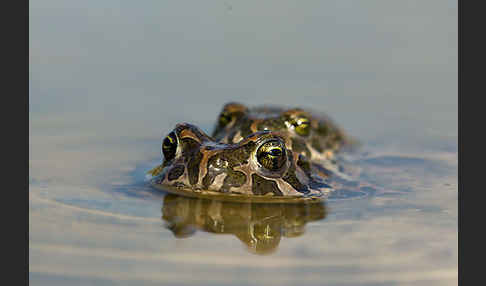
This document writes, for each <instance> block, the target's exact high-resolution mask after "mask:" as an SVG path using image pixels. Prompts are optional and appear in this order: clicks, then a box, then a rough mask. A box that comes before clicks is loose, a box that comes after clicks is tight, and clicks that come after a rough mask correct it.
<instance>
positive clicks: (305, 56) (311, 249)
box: [29, 0, 458, 286]
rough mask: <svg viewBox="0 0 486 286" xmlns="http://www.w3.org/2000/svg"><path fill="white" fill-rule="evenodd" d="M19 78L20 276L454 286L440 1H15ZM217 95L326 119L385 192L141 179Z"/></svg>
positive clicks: (450, 43) (448, 109)
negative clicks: (22, 82)
mask: <svg viewBox="0 0 486 286" xmlns="http://www.w3.org/2000/svg"><path fill="white" fill-rule="evenodd" d="M203 2H204V3H203ZM29 85H30V96H29V99H30V120H29V125H30V143H29V151H30V154H29V155H30V160H29V180H30V185H29V207H30V211H29V272H30V275H29V279H30V283H31V285H195V284H197V285H279V286H280V285H457V275H458V272H457V257H458V248H457V237H458V232H457V217H458V215H457V191H458V185H457V184H458V182H457V168H458V167H457V156H458V155H457V134H458V132H457V1H443V0H440V1H439V0H434V1H433V0H428V1H346V0H344V1H343V0H339V1H337V0H336V1H265V2H263V3H262V2H260V1H244V3H243V1H170V2H169V1H143V2H134V1H82V2H79V3H78V2H76V3H74V2H70V1H52V0H45V1H30V80H29ZM228 101H239V102H242V103H246V104H247V105H258V104H268V103H272V104H284V105H286V106H301V107H312V108H313V109H316V110H321V111H323V112H326V113H327V114H329V115H330V116H331V117H332V118H334V119H335V121H336V122H337V123H339V125H341V126H342V127H343V128H344V129H345V130H346V131H348V132H349V133H350V134H352V135H354V136H355V137H357V138H359V140H360V141H361V142H362V143H363V147H362V150H361V152H362V153H363V154H365V156H364V157H363V158H362V159H360V160H358V161H356V164H357V165H358V166H360V167H361V168H362V170H363V179H366V180H367V181H369V182H371V183H373V184H376V185H379V186H382V187H384V188H386V189H393V190H399V191H401V193H400V194H394V195H380V194H375V195H370V196H367V197H356V198H354V199H352V200H343V199H335V200H329V201H327V202H325V203H323V204H318V205H311V206H309V205H279V204H277V205H242V204H225V203H218V202H212V201H202V200H194V199H186V198H183V197H177V196H173V195H165V194H163V193H161V192H158V191H154V190H152V189H151V188H148V187H146V186H145V184H144V172H145V171H146V170H148V169H150V168H151V167H153V166H155V164H156V163H157V162H158V161H159V160H160V146H161V142H160V141H161V137H162V136H163V135H165V134H166V133H168V132H169V131H170V130H171V129H172V128H173V127H174V125H175V124H176V123H178V122H181V121H186V122H190V123H194V124H196V125H198V126H200V127H201V128H203V129H204V130H205V131H207V132H211V131H212V127H213V123H214V121H215V118H216V115H217V114H218V113H219V111H220V109H221V107H222V105H223V104H224V103H226V102H228Z"/></svg>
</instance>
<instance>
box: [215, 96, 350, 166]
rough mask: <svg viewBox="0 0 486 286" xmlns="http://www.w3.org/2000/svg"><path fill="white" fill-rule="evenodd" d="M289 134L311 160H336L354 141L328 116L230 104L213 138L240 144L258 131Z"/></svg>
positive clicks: (298, 150)
mask: <svg viewBox="0 0 486 286" xmlns="http://www.w3.org/2000/svg"><path fill="white" fill-rule="evenodd" d="M264 130H271V131H279V132H282V133H285V134H287V136H288V137H289V139H290V141H291V149H292V151H293V152H295V153H299V154H302V155H305V156H306V157H307V158H309V160H311V161H315V160H332V159H333V158H334V155H335V153H336V152H337V151H339V150H340V149H342V148H343V147H352V146H353V145H355V144H356V142H355V140H354V139H351V138H350V137H349V136H348V135H346V134H345V133H344V132H343V131H342V130H341V129H340V128H338V127H337V125H336V124H335V123H334V122H333V121H332V120H331V119H330V118H328V117H327V116H325V115H323V114H316V113H312V112H310V111H306V110H303V109H300V108H292V109H289V108H283V107H275V106H269V107H254V108H248V107H246V106H245V105H242V104H239V103H228V104H226V105H225V106H224V107H223V110H222V111H221V113H220V115H219V117H218V120H217V122H216V126H215V128H214V132H213V134H212V136H213V137H214V139H215V140H217V141H219V142H223V143H237V142H239V141H240V140H241V139H242V138H244V137H246V136H248V135H250V134H252V133H254V132H258V131H264Z"/></svg>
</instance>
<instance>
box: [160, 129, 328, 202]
mask: <svg viewBox="0 0 486 286" xmlns="http://www.w3.org/2000/svg"><path fill="white" fill-rule="evenodd" d="M170 136H172V138H175V140H176V141H177V143H176V145H177V148H176V149H175V155H174V156H170V157H169V159H166V158H164V161H163V162H162V164H161V165H160V166H159V167H157V168H155V169H154V170H152V171H151V173H152V175H153V179H152V183H153V184H155V185H157V186H160V187H162V188H164V187H166V188H167V189H169V190H170V189H173V188H178V189H184V190H185V191H188V192H193V193H198V192H201V191H203V190H207V191H211V192H212V194H220V195H224V194H233V195H234V194H237V195H241V196H251V197H255V196H264V197H268V196H271V197H293V198H299V197H314V198H321V197H324V196H325V195H326V194H327V193H328V192H329V190H330V186H329V185H327V184H326V178H325V177H321V176H318V175H317V173H316V174H312V172H311V170H310V165H309V163H308V162H307V159H306V158H305V157H303V155H300V154H298V153H294V152H293V151H292V147H291V145H290V144H291V141H290V140H289V138H288V136H287V135H286V134H283V133H278V132H273V131H260V132H256V133H252V134H250V135H249V136H247V137H245V138H243V139H242V140H241V141H240V142H238V143H236V144H225V143H219V142H216V141H215V140H214V139H212V138H211V137H209V136H207V135H206V134H204V132H203V131H201V130H200V129H199V128H197V127H196V126H194V125H190V124H187V123H184V124H178V125H177V126H176V128H175V129H174V130H173V133H171V135H170ZM274 149H275V150H277V152H276V153H274V152H275V150H274ZM267 151H268V152H270V153H267ZM269 154H273V155H272V156H270V155H269ZM266 156H270V157H269V158H270V159H269V160H267V161H265V160H263V159H262V158H266ZM264 161H265V162H266V164H267V165H265V164H263V163H262V162H264ZM301 166H302V167H301ZM311 174H312V176H311Z"/></svg>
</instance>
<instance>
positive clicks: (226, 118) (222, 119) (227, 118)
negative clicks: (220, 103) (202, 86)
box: [219, 112, 233, 127]
mask: <svg viewBox="0 0 486 286" xmlns="http://www.w3.org/2000/svg"><path fill="white" fill-rule="evenodd" d="M232 119H233V118H232V117H231V114H229V113H226V112H222V113H221V114H220V115H219V125H221V126H223V127H224V126H226V125H228V124H229V123H230V122H231V120H232Z"/></svg>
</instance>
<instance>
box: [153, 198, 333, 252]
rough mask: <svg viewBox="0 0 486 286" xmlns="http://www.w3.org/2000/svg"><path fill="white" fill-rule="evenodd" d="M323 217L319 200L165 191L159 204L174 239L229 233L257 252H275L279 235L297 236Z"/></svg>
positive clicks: (323, 208)
mask: <svg viewBox="0 0 486 286" xmlns="http://www.w3.org/2000/svg"><path fill="white" fill-rule="evenodd" d="M325 217H326V209H325V205H324V203H322V202H319V203H315V202H314V203H299V204H288V203H287V204H285V203H268V204H265V203H235V202H222V201H215V200H208V199H198V198H188V197H182V196H178V195H173V194H168V195H166V196H165V197H164V203H163V206H162V219H163V220H164V221H166V223H167V228H168V229H170V230H171V231H172V232H173V233H174V235H175V236H176V237H177V238H184V237H189V236H191V235H193V234H194V233H195V232H196V230H203V231H207V232H212V233H232V234H234V235H236V237H238V238H239V239H240V240H241V241H242V242H243V243H245V244H246V245H247V246H248V250H249V251H250V252H253V253H257V254H269V253H272V252H274V251H275V250H276V249H277V247H278V245H279V243H280V239H281V237H282V236H284V237H296V236H300V235H302V234H303V233H304V228H305V224H306V223H307V222H310V221H317V220H321V219H324V218H325Z"/></svg>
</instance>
